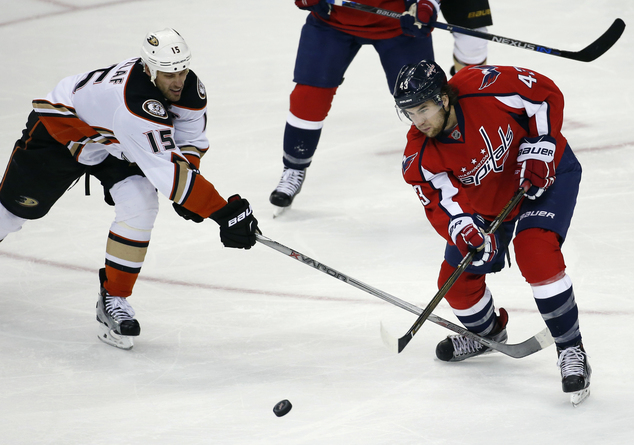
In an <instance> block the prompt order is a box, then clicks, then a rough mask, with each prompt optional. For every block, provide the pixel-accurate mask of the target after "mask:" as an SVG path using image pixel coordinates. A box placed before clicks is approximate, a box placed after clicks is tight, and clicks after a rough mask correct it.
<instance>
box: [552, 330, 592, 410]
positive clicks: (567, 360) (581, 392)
mask: <svg viewBox="0 0 634 445" xmlns="http://www.w3.org/2000/svg"><path fill="white" fill-rule="evenodd" d="M557 355H558V356H559V360H557V366H559V368H560V370H561V388H562V389H563V391H564V392H565V393H570V403H572V404H573V405H574V406H577V405H578V404H580V403H581V402H583V401H584V400H585V399H586V398H587V397H588V396H589V395H590V376H591V375H592V368H590V364H589V363H588V354H586V351H585V350H584V349H583V344H582V343H581V342H579V343H577V344H576V345H573V346H570V347H568V348H565V349H559V348H557Z"/></svg>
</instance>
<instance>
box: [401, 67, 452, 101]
mask: <svg viewBox="0 0 634 445" xmlns="http://www.w3.org/2000/svg"><path fill="white" fill-rule="evenodd" d="M446 83H447V76H446V75H445V72H444V71H443V70H442V68H440V66H438V64H437V63H435V62H432V61H428V60H421V61H420V62H418V63H417V64H416V65H414V64H408V65H405V66H404V67H403V68H401V71H400V72H399V73H398V76H397V77H396V85H395V86H394V93H393V96H394V100H395V101H396V107H397V108H409V107H415V106H417V105H420V104H422V103H424V102H426V101H428V100H430V99H434V100H435V101H436V102H437V103H438V102H440V101H441V99H440V91H441V89H442V87H443V86H445V84H446Z"/></svg>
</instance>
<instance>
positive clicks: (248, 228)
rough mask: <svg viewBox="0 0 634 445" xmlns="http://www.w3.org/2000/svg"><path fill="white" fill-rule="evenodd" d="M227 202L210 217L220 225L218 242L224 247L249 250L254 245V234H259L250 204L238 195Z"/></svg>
mask: <svg viewBox="0 0 634 445" xmlns="http://www.w3.org/2000/svg"><path fill="white" fill-rule="evenodd" d="M228 201H229V202H228V204H227V205H226V206H224V207H223V208H221V209H220V210H217V211H215V212H214V213H212V214H211V216H210V218H211V219H213V220H214V221H216V222H217V223H218V225H220V241H221V242H222V244H223V245H224V246H225V247H235V248H237V249H250V248H251V247H252V246H253V245H254V244H255V234H256V233H260V230H259V229H258V220H257V219H255V217H254V216H253V210H252V209H251V204H249V201H247V200H246V199H243V198H241V197H240V195H233V196H231V197H230V198H229V200H228Z"/></svg>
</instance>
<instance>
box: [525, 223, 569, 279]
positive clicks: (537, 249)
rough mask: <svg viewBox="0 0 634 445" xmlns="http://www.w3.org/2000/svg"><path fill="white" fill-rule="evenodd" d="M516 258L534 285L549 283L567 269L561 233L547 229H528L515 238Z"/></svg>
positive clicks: (526, 276)
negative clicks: (561, 244) (560, 237)
mask: <svg viewBox="0 0 634 445" xmlns="http://www.w3.org/2000/svg"><path fill="white" fill-rule="evenodd" d="M513 246H514V247H515V259H516V261H517V265H518V266H519V268H520V271H521V272H522V275H523V276H524V278H525V279H526V281H527V282H528V283H529V284H531V285H533V286H541V285H545V284H549V283H551V282H553V281H555V280H557V279H560V278H561V277H563V275H564V273H565V270H566V263H565V262H564V256H563V254H562V253H561V246H560V243H559V235H557V234H556V233H555V232H551V231H550V230H545V229H538V228H532V229H526V230H522V231H521V232H520V233H518V234H517V236H516V237H515V239H514V240H513Z"/></svg>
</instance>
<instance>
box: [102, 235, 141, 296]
mask: <svg viewBox="0 0 634 445" xmlns="http://www.w3.org/2000/svg"><path fill="white" fill-rule="evenodd" d="M115 224H116V223H115ZM113 226H114V224H113ZM149 235H150V234H149V233H147V238H148V239H147V240H133V239H130V238H124V237H122V236H120V235H118V234H116V233H114V232H113V231H112V230H111V231H110V233H109V234H108V243H107V245H106V276H107V277H108V280H107V281H106V283H105V284H104V287H105V288H106V290H107V291H108V293H109V294H110V295H114V296H117V297H129V296H130V295H131V294H132V289H133V288H134V284H135V283H136V279H137V277H138V276H139V273H140V272H141V267H142V266H143V261H144V259H145V254H146V253H147V248H148V245H149V244H150V240H149Z"/></svg>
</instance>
